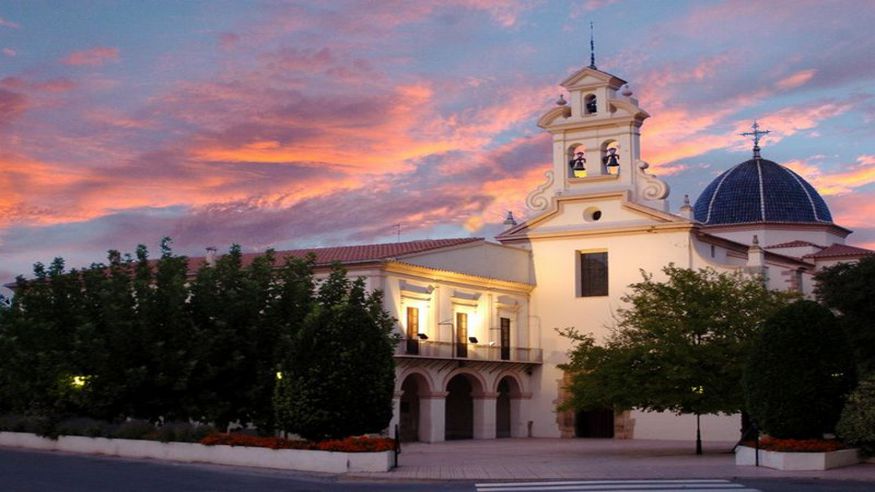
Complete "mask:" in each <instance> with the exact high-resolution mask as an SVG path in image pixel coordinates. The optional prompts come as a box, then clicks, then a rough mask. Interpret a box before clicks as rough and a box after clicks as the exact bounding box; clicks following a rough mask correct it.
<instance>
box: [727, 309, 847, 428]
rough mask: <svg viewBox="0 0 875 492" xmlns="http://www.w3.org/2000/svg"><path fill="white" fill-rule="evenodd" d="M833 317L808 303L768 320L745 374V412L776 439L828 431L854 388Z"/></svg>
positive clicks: (843, 341)
mask: <svg viewBox="0 0 875 492" xmlns="http://www.w3.org/2000/svg"><path fill="white" fill-rule="evenodd" d="M848 353H849V349H848V345H847V341H846V339H845V335H844V332H843V331H842V329H841V327H840V326H839V324H838V321H837V320H836V318H835V316H833V314H832V313H831V312H830V311H829V310H828V309H826V308H825V307H823V306H821V305H819V304H817V303H815V302H812V301H798V302H795V303H793V304H791V305H789V306H787V307H785V308H783V309H781V310H780V311H778V312H777V313H775V315H774V316H772V317H770V318H769V319H768V320H767V321H766V323H765V325H764V327H763V331H762V333H761V334H760V335H759V337H757V340H756V341H755V343H754V344H753V346H752V347H751V351H750V356H749V358H748V360H747V366H746V368H745V373H744V388H745V396H746V398H747V408H748V411H749V412H750V415H751V417H752V418H753V419H754V420H755V421H756V422H757V424H758V425H759V427H760V429H762V430H763V431H764V432H765V433H767V434H769V435H770V436H772V437H776V438H780V439H807V438H820V437H822V436H823V434H824V433H825V432H832V431H833V429H834V426H835V423H836V421H837V420H838V418H839V414H840V412H841V409H842V405H843V403H844V398H845V396H847V394H848V392H849V391H850V390H851V388H852V387H853V383H854V364H853V361H852V360H851V359H850V358H849V357H848Z"/></svg>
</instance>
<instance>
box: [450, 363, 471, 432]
mask: <svg viewBox="0 0 875 492" xmlns="http://www.w3.org/2000/svg"><path fill="white" fill-rule="evenodd" d="M470 378H471V376H468V375H466V374H458V375H456V376H454V377H453V378H452V379H450V381H449V382H448V383H447V399H446V413H445V415H446V425H445V427H444V429H445V431H444V432H445V436H446V437H445V438H446V440H448V441H450V440H454V439H473V438H474V398H473V397H472V393H473V391H474V387H473V385H472V384H471V379H470Z"/></svg>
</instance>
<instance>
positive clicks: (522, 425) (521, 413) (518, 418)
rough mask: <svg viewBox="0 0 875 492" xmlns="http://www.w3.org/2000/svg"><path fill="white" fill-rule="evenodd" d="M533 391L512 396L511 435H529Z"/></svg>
mask: <svg viewBox="0 0 875 492" xmlns="http://www.w3.org/2000/svg"><path fill="white" fill-rule="evenodd" d="M531 398H532V394H531V393H522V394H519V395H516V396H514V395H512V396H511V397H510V437H529V420H530V419H529V408H528V407H529V405H528V403H529V401H530V400H531Z"/></svg>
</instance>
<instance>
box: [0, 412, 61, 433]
mask: <svg viewBox="0 0 875 492" xmlns="http://www.w3.org/2000/svg"><path fill="white" fill-rule="evenodd" d="M51 427H52V425H51V421H50V419H49V418H47V417H39V416H36V415H14V414H11V415H2V416H0V431H3V432H30V433H31V434H40V435H44V434H43V433H44V432H45V431H46V430H47V429H49V428H51Z"/></svg>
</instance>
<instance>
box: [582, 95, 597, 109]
mask: <svg viewBox="0 0 875 492" xmlns="http://www.w3.org/2000/svg"><path fill="white" fill-rule="evenodd" d="M597 111H598V104H597V102H596V98H595V94H588V95H587V96H586V97H584V98H583V113H584V114H595V113H596V112H597Z"/></svg>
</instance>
